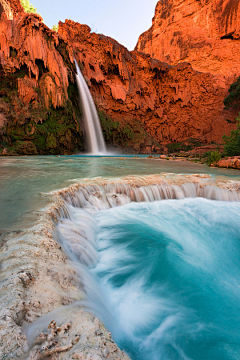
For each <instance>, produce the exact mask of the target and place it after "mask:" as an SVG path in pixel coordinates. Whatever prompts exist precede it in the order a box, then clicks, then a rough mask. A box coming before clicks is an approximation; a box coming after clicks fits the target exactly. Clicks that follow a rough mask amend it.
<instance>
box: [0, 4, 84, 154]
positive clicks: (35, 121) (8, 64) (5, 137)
mask: <svg viewBox="0 0 240 360" xmlns="http://www.w3.org/2000/svg"><path fill="white" fill-rule="evenodd" d="M0 16H1V17H0V45H1V46H0V84H1V85H0V98H1V99H0V100H1V104H2V103H5V107H4V109H5V110H4V114H3V115H4V116H5V119H6V120H7V121H5V122H4V124H5V125H4V126H5V128H4V130H1V133H2V139H1V140H2V141H1V143H2V144H1V145H2V147H4V146H5V144H6V145H8V146H10V148H11V150H10V152H9V153H13V154H14V153H16V154H18V153H24V154H25V153H28V151H29V150H28V149H29V146H27V145H29V143H28V142H29V141H31V142H32V144H33V146H32V148H33V149H34V151H33V152H32V153H34V154H35V153H37V151H38V153H40V154H41V153H66V154H69V153H72V152H73V151H74V149H75V148H76V147H81V146H82V141H81V139H80V135H79V125H78V122H77V115H76V114H75V112H74V109H73V103H72V102H71V99H69V95H68V90H69V84H70V82H72V83H74V81H75V76H74V66H73V64H72V62H71V60H70V57H69V54H68V51H67V50H66V49H67V43H66V42H65V40H63V39H62V38H61V36H59V35H58V34H57V33H56V32H55V31H52V30H51V29H49V28H48V27H47V26H46V25H45V24H44V23H43V21H42V18H41V16H40V15H37V14H28V13H25V12H24V10H23V8H22V6H21V4H20V1H19V0H11V1H6V0H0ZM75 92H76V94H77V91H75ZM74 101H75V102H76V103H77V95H76V96H74ZM63 109H64V111H63ZM26 141H27V143H25V142H26ZM24 145H26V146H25V147H26V149H25V150H26V151H22V149H23V148H24ZM36 149H37V150H36Z"/></svg>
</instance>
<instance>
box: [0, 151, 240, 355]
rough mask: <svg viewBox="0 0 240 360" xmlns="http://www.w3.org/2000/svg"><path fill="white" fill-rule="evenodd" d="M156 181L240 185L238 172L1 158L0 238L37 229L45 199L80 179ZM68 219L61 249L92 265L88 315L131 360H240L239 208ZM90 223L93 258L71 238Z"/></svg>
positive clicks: (170, 205) (171, 206) (140, 208)
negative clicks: (205, 178)
mask: <svg viewBox="0 0 240 360" xmlns="http://www.w3.org/2000/svg"><path fill="white" fill-rule="evenodd" d="M161 172H164V173H176V174H196V173H203V174H211V175H212V176H213V177H215V178H217V179H233V180H240V173H239V171H238V170H227V169H214V168H209V167H207V166H205V165H200V164H194V163H190V162H187V161H185V162H172V161H158V160H154V159H146V157H142V158H140V159H131V158H127V159H125V160H122V159H121V158H113V157H108V158H101V157H84V156H61V157H55V156H38V157H11V158H8V157H6V158H0V235H1V233H4V232H5V231H11V230H18V229H24V228H26V227H28V226H32V225H34V223H35V221H36V219H37V214H38V211H40V210H41V209H43V208H44V207H45V206H46V205H47V204H49V203H50V202H52V201H53V198H52V197H51V196H49V194H48V193H49V192H50V191H53V190H57V189H61V188H64V187H67V186H69V185H71V184H73V183H75V182H77V181H81V180H82V179H93V178H96V177H104V178H118V177H122V176H127V175H139V176H141V175H150V174H160V173H161ZM72 211H73V215H72V216H73V220H71V221H70V220H69V219H67V220H66V219H62V220H63V221H61V222H60V224H59V229H60V230H61V226H63V230H66V231H65V234H68V235H69V239H68V238H66V239H62V241H63V248H64V249H67V250H68V251H66V252H67V254H68V255H69V257H70V258H71V259H72V260H73V261H80V260H82V259H83V257H84V252H85V251H86V249H88V248H91V249H90V250H91V251H92V254H90V257H89V256H88V255H86V258H85V264H87V263H88V262H90V263H92V265H91V266H90V267H92V266H93V264H95V262H96V263H97V265H96V268H95V269H93V270H91V273H92V274H93V275H94V276H97V279H98V281H97V283H96V282H95V280H94V277H93V278H91V276H90V277H89V276H88V275H87V276H86V282H88V283H86V284H85V285H86V287H87V288H88V289H89V292H88V293H87V294H88V295H89V304H88V306H90V308H91V307H92V309H93V310H94V311H95V313H96V315H97V316H99V318H101V319H102V320H103V321H104V322H105V324H106V325H107V327H108V328H109V330H110V331H112V333H113V337H114V339H115V340H116V341H117V343H118V344H119V345H120V347H121V348H123V349H126V351H127V352H128V353H129V354H130V356H131V358H132V359H133V360H178V359H183V360H189V359H194V360H202V359H206V360H208V359H209V360H210V359H211V360H212V359H213V360H215V359H220V360H228V359H229V360H230V359H234V360H237V359H239V358H240V336H239V334H240V331H239V330H240V326H239V319H240V306H239V304H240V301H239V300H240V299H239V297H240V280H239V279H240V265H239V264H240V245H239V244H240V241H239V240H240V235H239V234H240V231H239V230H240V225H239V224H240V203H236V202H231V203H228V202H220V201H217V202H215V201H209V200H206V199H200V198H197V199H184V200H163V201H161V202H158V201H156V202H153V203H130V204H128V205H124V206H121V207H115V208H111V209H107V210H104V211H99V212H94V213H91V214H87V213H85V215H84V211H85V210H83V209H75V208H72ZM74 214H75V215H74ZM86 214H87V216H86ZM75 217H76V218H75ZM74 221H75V223H74ZM65 222H66V224H65ZM88 222H89V224H90V225H91V226H92V228H91V229H90V231H89V234H90V235H91V236H92V237H93V238H92V243H91V244H95V241H96V244H97V250H96V249H95V248H94V249H93V247H94V246H95V245H94V246H93V245H91V244H90V245H89V243H88V240H86V238H83V237H82V239H80V238H81V236H80V235H79V236H80V238H79V239H80V240H79V239H78V238H77V236H76V234H77V233H79V234H81V231H80V232H74V231H75V230H76V229H77V228H76V229H75V227H76V226H80V224H82V226H86V225H87V224H88ZM95 231H96V232H95ZM94 234H95V235H94ZM72 235H73V236H72ZM74 236H75V238H74ZM68 240H69V241H70V243H69V244H68V243H67V241H68ZM81 241H82V243H81ZM77 242H79V244H78V247H76V246H75V245H76V243H77ZM71 243H73V244H74V246H75V247H74V249H75V250H76V249H78V251H79V253H78V254H76V251H75V252H73V251H71V249H70V247H69V246H70V245H71ZM64 244H67V245H66V247H64ZM69 249H70V250H69ZM88 250H89V249H88ZM90 250H89V251H90ZM91 251H90V252H91ZM98 259H99V261H98ZM80 262H81V261H80ZM83 264H84V262H83ZM84 266H85V265H83V267H84ZM82 271H83V270H82ZM86 272H89V269H85V270H84V271H83V274H82V275H84V273H86ZM83 277H84V276H83Z"/></svg>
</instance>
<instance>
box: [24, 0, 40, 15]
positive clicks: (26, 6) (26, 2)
mask: <svg viewBox="0 0 240 360" xmlns="http://www.w3.org/2000/svg"><path fill="white" fill-rule="evenodd" d="M21 5H22V7H23V8H24V10H25V11H26V12H27V13H34V14H36V13H37V9H36V8H35V7H34V5H33V4H31V3H30V1H29V0H21Z"/></svg>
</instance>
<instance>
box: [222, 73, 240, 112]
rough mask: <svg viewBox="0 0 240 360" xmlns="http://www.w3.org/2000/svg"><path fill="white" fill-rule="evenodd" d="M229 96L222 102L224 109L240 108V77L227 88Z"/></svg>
mask: <svg viewBox="0 0 240 360" xmlns="http://www.w3.org/2000/svg"><path fill="white" fill-rule="evenodd" d="M228 92H229V95H228V96H227V97H226V99H225V100H224V105H225V109H229V108H230V107H233V108H238V107H240V76H239V78H238V79H237V81H235V82H234V83H233V84H232V85H231V86H230V88H229V90H228Z"/></svg>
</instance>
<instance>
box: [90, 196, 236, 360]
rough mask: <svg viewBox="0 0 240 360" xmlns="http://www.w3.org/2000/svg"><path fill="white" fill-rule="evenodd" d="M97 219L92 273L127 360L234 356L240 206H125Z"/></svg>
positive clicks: (196, 202) (181, 202) (171, 203)
mask: <svg viewBox="0 0 240 360" xmlns="http://www.w3.org/2000/svg"><path fill="white" fill-rule="evenodd" d="M96 224H97V230H96V231H97V248H98V251H99V261H98V263H97V267H96V269H95V270H94V273H95V274H96V275H97V276H98V279H99V282H100V287H101V290H102V291H103V292H104V294H105V296H107V304H108V307H109V308H110V309H111V312H112V316H113V317H114V318H115V319H117V321H118V328H117V329H116V328H115V327H112V331H113V334H114V336H115V339H116V340H117V341H118V344H119V345H120V346H122V347H123V348H125V349H126V350H127V351H128V352H129V354H130V355H131V358H132V359H136V360H148V359H151V360H162V359H164V360H178V359H184V360H187V359H195V360H202V359H206V360H207V359H208V360H212V359H236V360H237V359H239V358H240V333H239V330H240V325H239V319H240V266H239V264H240V232H239V230H240V225H239V224H240V204H239V203H237V202H235V203H228V202H215V201H210V200H206V199H197V200H196V199H184V200H164V201H161V202H160V201H157V202H154V203H131V204H129V205H125V206H124V207H117V208H116V207H115V208H111V209H109V210H105V211H100V212H99V213H98V214H97V216H96ZM110 330H111V325H110Z"/></svg>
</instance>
